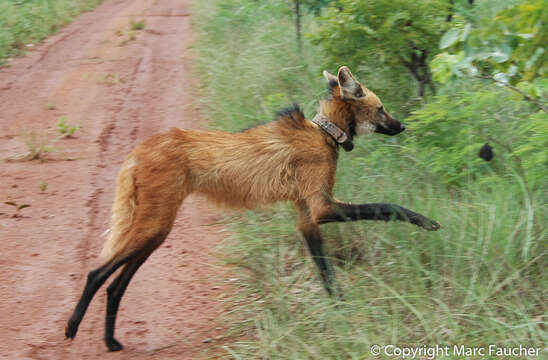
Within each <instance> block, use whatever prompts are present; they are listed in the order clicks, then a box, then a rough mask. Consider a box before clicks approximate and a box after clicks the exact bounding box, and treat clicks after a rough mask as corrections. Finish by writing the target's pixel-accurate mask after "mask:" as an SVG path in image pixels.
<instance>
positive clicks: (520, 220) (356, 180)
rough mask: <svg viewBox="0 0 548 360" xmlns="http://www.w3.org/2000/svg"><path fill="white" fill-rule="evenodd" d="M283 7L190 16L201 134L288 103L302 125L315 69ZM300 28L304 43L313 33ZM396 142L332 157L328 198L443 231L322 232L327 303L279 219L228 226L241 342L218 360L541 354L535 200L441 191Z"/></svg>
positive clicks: (224, 7) (232, 7)
mask: <svg viewBox="0 0 548 360" xmlns="http://www.w3.org/2000/svg"><path fill="white" fill-rule="evenodd" d="M286 6H287V3H285V2H283V1H273V2H268V4H264V3H263V2H254V1H251V0H239V1H225V0H220V1H216V2H208V4H203V3H202V2H195V4H194V11H195V12H196V13H197V17H196V21H195V32H196V33H197V42H196V51H197V61H198V63H199V69H198V73H199V76H200V77H201V80H202V84H203V89H202V101H203V108H204V112H205V114H206V116H207V117H208V118H210V119H211V120H212V121H213V126H214V127H217V128H221V129H226V130H239V129H242V128H245V127H247V126H249V125H253V124H257V123H260V122H263V121H268V120H271V119H272V118H273V114H274V111H275V110H278V109H279V108H280V107H282V106H283V105H285V104H287V103H290V102H299V103H300V104H301V105H303V107H304V109H305V113H306V115H308V116H313V115H314V111H315V108H316V106H317V100H318V98H320V97H321V96H323V95H324V94H325V84H324V80H323V78H322V76H321V70H322V59H323V57H322V54H321V52H319V50H318V49H317V48H315V47H313V46H311V45H310V44H309V43H308V42H306V41H305V43H304V46H303V52H302V53H298V52H297V45H296V43H295V34H294V28H293V19H292V17H291V13H290V12H289V10H288V9H287V8H286ZM305 25H306V26H308V29H309V30H310V29H313V26H314V24H313V20H312V19H309V18H306V19H305ZM328 70H330V71H331V72H334V71H336V69H328ZM385 71H386V69H385ZM373 79H375V80H374V81H378V80H377V79H376V78H375V77H373ZM374 81H373V80H372V81H368V85H369V87H370V88H372V89H375V85H376V84H375V82H374ZM383 86H384V87H386V84H383ZM405 136H408V135H406V134H405V133H404V134H402V135H400V136H399V138H401V137H405ZM399 138H388V137H382V135H371V136H370V137H367V138H362V139H359V140H357V143H356V148H355V150H354V151H352V152H351V153H341V156H340V159H339V165H338V173H337V186H336V189H335V194H336V196H337V198H339V199H341V200H346V201H352V202H379V201H382V202H394V203H398V204H401V205H403V206H405V207H408V208H411V209H414V210H416V211H419V212H421V213H423V214H426V215H427V216H429V217H431V218H434V219H436V220H438V221H440V222H441V223H442V225H443V229H442V230H440V231H438V232H426V231H424V230H422V229H419V228H417V227H414V226H412V225H409V224H403V223H372V222H357V223H340V224H329V225H324V226H323V228H322V229H323V232H324V235H325V238H326V240H327V244H326V247H327V249H328V253H329V256H330V257H331V258H332V261H333V262H334V264H335V265H336V268H337V277H338V281H339V283H340V285H341V287H342V290H343V293H344V297H345V300H344V301H335V300H333V299H330V298H329V297H328V296H327V295H326V293H325V291H324V289H323V288H322V286H321V283H320V280H319V277H318V276H317V273H316V270H315V267H314V264H313V262H312V261H311V259H310V258H309V256H308V253H307V250H306V248H305V246H304V245H303V241H302V239H301V238H300V236H299V235H298V234H297V232H296V231H295V212H294V211H293V209H292V208H291V207H290V206H288V205H286V204H279V205H276V206H274V207H272V208H269V209H262V210H258V211H255V212H246V213H244V214H239V215H234V216H232V217H230V218H228V219H227V222H228V223H229V224H231V226H232V228H233V229H234V236H233V237H232V238H230V239H228V240H227V241H226V242H225V243H224V244H223V251H224V252H225V253H226V254H227V255H226V260H227V262H229V263H230V264H233V265H234V266H235V268H236V269H237V270H236V272H237V274H238V275H237V277H238V279H239V280H238V281H237V286H239V287H240V290H241V291H238V293H237V294H236V295H234V297H233V298H232V299H231V301H232V302H233V306H234V310H233V311H232V312H231V313H230V314H229V315H228V316H229V317H230V318H231V322H232V323H233V324H235V325H234V327H233V328H232V330H231V331H232V333H233V334H235V335H237V337H239V339H240V340H237V341H235V342H234V343H232V344H230V345H227V346H225V348H224V349H225V350H226V357H227V358H236V359H320V358H323V359H364V358H370V357H372V355H371V353H370V347H371V345H372V344H379V345H387V344H396V345H399V346H403V345H404V344H407V345H410V344H415V345H419V346H420V345H435V344H465V345H466V346H486V345H487V344H499V345H506V346H509V345H516V344H523V345H534V346H536V347H540V348H544V347H545V346H546V343H547V339H548V337H547V334H546V331H545V326H546V315H545V314H546V310H547V309H546V299H547V295H548V294H547V284H548V281H547V280H548V279H547V277H546V271H545V269H546V265H547V261H546V255H547V251H546V250H547V249H546V243H547V242H546V238H547V230H546V228H545V226H544V224H546V221H547V220H548V216H547V211H546V210H547V209H546V200H547V196H546V193H545V192H543V189H539V190H536V191H531V189H528V188H527V187H526V184H525V183H524V181H523V179H522V178H521V175H520V174H519V172H517V171H516V172H512V171H509V172H508V174H507V176H506V177H505V180H506V181H501V182H496V183H494V184H483V183H469V184H467V185H466V186H465V187H463V188H450V187H448V186H446V185H443V183H442V182H441V181H439V179H437V178H436V175H434V174H432V173H430V172H429V170H428V164H425V163H423V162H420V161H419V160H417V157H416V156H415V155H414V153H413V150H412V149H411V148H408V147H407V146H406V145H405V143H403V144H402V143H401V140H399ZM450 358H451V357H450ZM484 358H486V357H484Z"/></svg>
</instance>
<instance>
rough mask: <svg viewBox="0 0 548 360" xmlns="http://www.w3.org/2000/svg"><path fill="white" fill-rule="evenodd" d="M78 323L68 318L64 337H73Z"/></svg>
mask: <svg viewBox="0 0 548 360" xmlns="http://www.w3.org/2000/svg"><path fill="white" fill-rule="evenodd" d="M78 325H80V324H79V322H78V321H74V320H69V321H68V323H67V327H65V338H67V339H71V340H72V339H74V337H75V336H76V332H77V331H78Z"/></svg>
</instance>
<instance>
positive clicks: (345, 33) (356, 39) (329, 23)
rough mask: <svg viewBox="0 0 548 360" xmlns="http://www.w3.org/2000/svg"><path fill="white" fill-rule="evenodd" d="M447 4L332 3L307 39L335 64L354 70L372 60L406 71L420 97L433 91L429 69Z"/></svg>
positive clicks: (434, 0) (392, 0) (393, 0)
mask: <svg viewBox="0 0 548 360" xmlns="http://www.w3.org/2000/svg"><path fill="white" fill-rule="evenodd" d="M449 6H450V4H449V2H448V1H447V0H424V1H408V0H368V1H360V0H340V1H337V2H335V3H333V4H332V5H331V6H330V7H329V8H328V11H327V14H326V16H325V17H323V18H321V25H320V29H319V31H318V33H317V34H312V35H311V37H312V40H313V41H314V42H316V43H318V44H321V45H322V46H323V47H324V48H325V50H326V52H327V54H328V56H329V57H330V60H331V61H332V62H334V63H336V62H338V61H340V59H344V60H345V62H346V63H349V64H350V65H351V66H354V67H358V66H360V65H363V64H364V63H366V62H368V61H369V59H371V57H375V58H376V59H379V60H380V61H381V63H385V64H387V65H388V66H394V67H395V68H402V70H403V71H407V72H408V73H409V74H410V75H411V76H412V77H413V78H414V79H415V80H416V81H417V84H418V95H419V96H421V97H423V96H424V94H425V87H426V86H428V87H429V88H430V90H431V92H432V93H435V86H434V83H433V81H432V76H431V73H430V69H429V66H428V64H429V62H430V59H431V58H432V57H433V56H434V55H436V54H437V53H438V52H439V48H438V43H439V39H440V37H441V36H442V34H443V33H444V30H445V29H447V28H448V26H449V25H448V23H447V22H446V16H447V13H448V11H449Z"/></svg>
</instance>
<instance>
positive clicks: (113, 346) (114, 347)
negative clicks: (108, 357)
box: [105, 338, 124, 351]
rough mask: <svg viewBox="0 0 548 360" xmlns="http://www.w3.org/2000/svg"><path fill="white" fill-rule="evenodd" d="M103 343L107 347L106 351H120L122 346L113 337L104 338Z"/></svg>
mask: <svg viewBox="0 0 548 360" xmlns="http://www.w3.org/2000/svg"><path fill="white" fill-rule="evenodd" d="M105 344H106V345H107V347H108V351H120V350H122V349H123V348H124V347H123V346H122V344H120V343H119V342H118V340H116V339H115V338H110V339H105Z"/></svg>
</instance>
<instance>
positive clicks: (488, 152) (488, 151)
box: [478, 143, 495, 161]
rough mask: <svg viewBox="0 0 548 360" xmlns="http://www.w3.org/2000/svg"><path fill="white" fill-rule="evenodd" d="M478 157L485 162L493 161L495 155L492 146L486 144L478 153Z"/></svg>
mask: <svg viewBox="0 0 548 360" xmlns="http://www.w3.org/2000/svg"><path fill="white" fill-rule="evenodd" d="M478 156H479V157H480V158H482V159H483V160H485V161H491V159H492V158H493V156H495V154H494V153H493V148H492V147H491V145H489V143H485V144H483V146H482V147H481V149H480V151H479V152H478Z"/></svg>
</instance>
